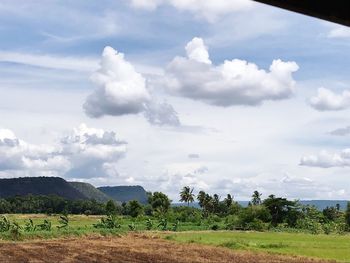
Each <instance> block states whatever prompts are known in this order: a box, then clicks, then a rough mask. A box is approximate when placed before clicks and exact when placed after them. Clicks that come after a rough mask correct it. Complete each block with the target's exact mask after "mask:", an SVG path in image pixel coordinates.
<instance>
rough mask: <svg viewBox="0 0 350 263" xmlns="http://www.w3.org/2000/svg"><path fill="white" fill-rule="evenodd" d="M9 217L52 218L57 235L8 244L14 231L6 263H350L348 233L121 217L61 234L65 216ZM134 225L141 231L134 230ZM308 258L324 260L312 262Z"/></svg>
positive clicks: (0, 248)
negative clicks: (162, 223)
mask: <svg viewBox="0 0 350 263" xmlns="http://www.w3.org/2000/svg"><path fill="white" fill-rule="evenodd" d="M7 217H8V218H9V219H10V220H11V221H15V222H17V223H18V224H19V225H20V226H21V227H22V228H23V227H24V225H25V223H26V222H28V219H29V218H31V219H32V220H33V222H34V224H40V223H42V222H43V220H44V219H48V220H50V221H51V222H52V230H51V231H33V232H26V231H24V229H22V230H21V234H20V236H19V238H18V240H19V241H18V242H12V241H11V242H8V240H11V234H10V233H9V232H6V233H0V238H1V239H2V241H1V243H0V261H1V262H2V261H16V262H17V261H20V259H24V258H31V259H32V261H38V259H39V258H40V257H43V255H45V254H47V256H45V258H46V257H48V258H50V257H52V259H58V258H59V257H62V256H63V255H65V257H67V258H64V259H62V260H60V261H65V262H70V261H79V260H81V261H83V262H89V261H88V260H87V258H89V259H90V260H91V261H92V262H94V260H93V259H94V258H99V259H100V260H105V261H110V259H111V257H112V256H113V258H114V259H115V261H114V262H155V261H156V262H321V260H333V262H335V261H337V262H338V261H339V262H350V249H349V248H350V235H348V234H347V235H311V234H303V233H284V232H240V231H208V230H206V229H208V226H207V225H200V226H198V225H194V224H192V225H191V223H187V224H180V226H179V228H178V232H172V231H160V230H159V228H157V223H156V222H157V221H156V220H154V222H155V224H154V227H153V229H152V231H145V229H146V224H145V218H142V219H139V220H136V221H134V220H132V219H131V218H126V217H121V218H119V223H120V224H121V228H120V229H113V230H110V229H97V228H94V227H93V224H95V223H97V222H98V221H99V219H100V218H101V216H84V215H76V216H73V215H72V216H69V227H68V228H67V229H59V228H57V227H56V226H58V225H59V222H58V218H59V216H47V215H40V214H39V215H7ZM130 224H133V225H134V226H135V227H136V231H130V229H129V225H130ZM169 229H171V224H170V223H169ZM43 239H48V240H43ZM62 251H64V253H62ZM74 251H75V252H74ZM77 251H80V252H77ZM257 253H258V254H257ZM209 254H210V258H208V255H209ZM51 255H52V256H51ZM257 255H258V256H257ZM295 256H299V257H303V258H294V257H295ZM6 257H8V258H6ZM306 257H309V258H314V259H315V258H316V259H318V260H319V261H318V260H316V261H309V260H307V259H306ZM128 258H129V260H130V261H128ZM205 258H208V259H210V261H206V260H205ZM118 260H119V261H118ZM137 260H138V261H137Z"/></svg>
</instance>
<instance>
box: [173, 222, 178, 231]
mask: <svg viewBox="0 0 350 263" xmlns="http://www.w3.org/2000/svg"><path fill="white" fill-rule="evenodd" d="M178 228H179V220H176V222H175V223H174V224H173V226H172V230H173V231H174V232H176V231H177V230H178Z"/></svg>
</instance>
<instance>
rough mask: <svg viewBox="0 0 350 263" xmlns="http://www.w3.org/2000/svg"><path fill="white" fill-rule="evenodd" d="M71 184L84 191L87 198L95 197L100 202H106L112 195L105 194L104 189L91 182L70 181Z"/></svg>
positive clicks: (81, 191)
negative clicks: (99, 188)
mask: <svg viewBox="0 0 350 263" xmlns="http://www.w3.org/2000/svg"><path fill="white" fill-rule="evenodd" d="M69 183H70V185H71V186H73V187H74V188H75V189H77V190H78V191H79V192H80V193H82V194H83V195H84V196H85V197H86V198H88V199H94V200H96V201H98V202H102V203H105V202H107V201H108V200H109V199H111V197H109V196H107V195H106V194H104V193H103V192H102V191H100V190H98V189H97V188H95V186H93V185H91V184H89V183H83V182H69Z"/></svg>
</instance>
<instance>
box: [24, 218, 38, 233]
mask: <svg viewBox="0 0 350 263" xmlns="http://www.w3.org/2000/svg"><path fill="white" fill-rule="evenodd" d="M35 230H36V225H34V222H33V220H32V219H31V218H29V219H28V221H27V222H26V224H25V226H24V231H26V232H34V231H35Z"/></svg>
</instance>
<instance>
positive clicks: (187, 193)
mask: <svg viewBox="0 0 350 263" xmlns="http://www.w3.org/2000/svg"><path fill="white" fill-rule="evenodd" d="M180 197H181V198H180V202H186V203H187V206H190V203H192V202H193V201H194V198H193V197H194V194H193V188H192V189H191V188H190V187H189V186H185V187H184V188H182V190H181V192H180Z"/></svg>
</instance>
